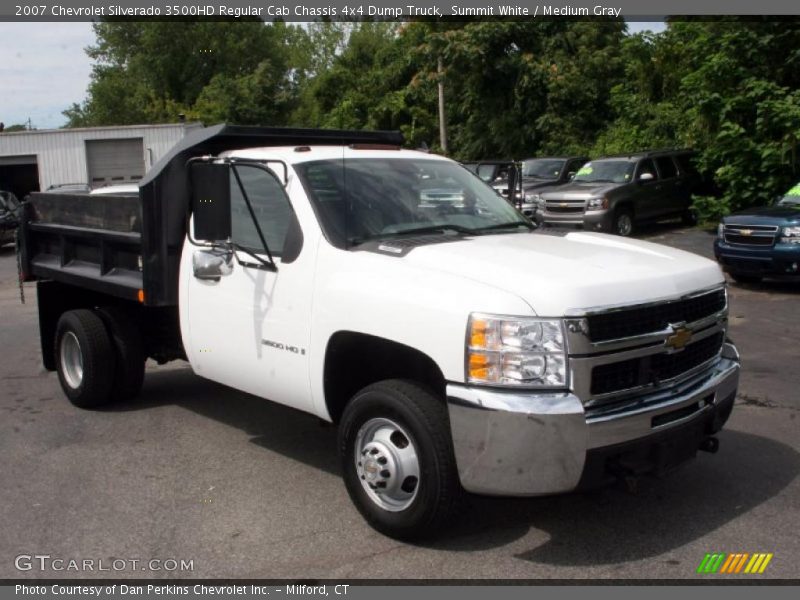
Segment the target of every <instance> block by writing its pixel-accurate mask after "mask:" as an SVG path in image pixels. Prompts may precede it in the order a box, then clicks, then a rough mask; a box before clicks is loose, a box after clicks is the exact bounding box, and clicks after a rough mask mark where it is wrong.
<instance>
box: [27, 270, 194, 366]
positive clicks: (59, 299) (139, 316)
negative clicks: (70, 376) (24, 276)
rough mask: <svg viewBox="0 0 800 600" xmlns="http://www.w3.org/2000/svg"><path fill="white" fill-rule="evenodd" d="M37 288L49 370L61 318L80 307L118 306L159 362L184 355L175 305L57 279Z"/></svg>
mask: <svg viewBox="0 0 800 600" xmlns="http://www.w3.org/2000/svg"><path fill="white" fill-rule="evenodd" d="M36 292H37V301H38V307H39V339H40V343H41V349H42V363H43V364H44V367H45V369H47V370H49V371H54V370H55V369H56V362H55V356H54V354H53V346H54V344H55V333H56V325H57V324H58V320H59V319H60V318H61V315H62V314H64V313H65V312H67V311H69V310H75V309H78V308H88V309H94V308H98V307H104V306H116V307H119V308H121V309H123V310H124V311H125V312H126V313H127V315H128V316H129V317H130V318H131V319H132V320H133V321H134V322H135V323H136V325H137V326H138V327H139V328H140V331H141V332H142V339H143V342H144V344H145V350H146V354H147V356H149V357H152V358H154V359H155V360H157V361H158V362H159V363H162V362H167V361H168V360H174V359H177V358H185V354H184V352H183V346H182V344H181V340H180V325H179V324H178V311H177V308H176V307H170V306H168V307H146V306H141V305H139V304H137V303H135V302H131V301H129V300H123V299H120V298H115V297H113V296H109V295H107V294H100V293H97V292H93V291H92V290H86V289H83V288H79V287H76V286H72V285H66V284H63V283H60V282H56V281H38V282H37V284H36Z"/></svg>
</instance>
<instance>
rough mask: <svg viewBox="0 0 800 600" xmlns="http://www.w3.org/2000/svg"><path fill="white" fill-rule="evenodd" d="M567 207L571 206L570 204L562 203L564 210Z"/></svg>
mask: <svg viewBox="0 0 800 600" xmlns="http://www.w3.org/2000/svg"><path fill="white" fill-rule="evenodd" d="M567 206H569V203H568V202H562V203H561V207H562V208H566V207H567Z"/></svg>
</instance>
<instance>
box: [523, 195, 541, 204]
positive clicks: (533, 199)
mask: <svg viewBox="0 0 800 600" xmlns="http://www.w3.org/2000/svg"><path fill="white" fill-rule="evenodd" d="M525 202H529V203H531V204H544V201H543V200H542V195H541V194H537V193H536V192H530V193H528V194H525Z"/></svg>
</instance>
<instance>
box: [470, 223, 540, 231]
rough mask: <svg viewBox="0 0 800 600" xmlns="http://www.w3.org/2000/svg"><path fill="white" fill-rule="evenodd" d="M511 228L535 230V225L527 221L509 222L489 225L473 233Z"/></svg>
mask: <svg viewBox="0 0 800 600" xmlns="http://www.w3.org/2000/svg"><path fill="white" fill-rule="evenodd" d="M511 227H525V228H526V229H533V225H531V224H530V223H527V222H525V221H509V222H508V223H495V224H494V225H487V226H486V227H478V228H477V229H474V230H473V231H492V230H493V229H510V228H511Z"/></svg>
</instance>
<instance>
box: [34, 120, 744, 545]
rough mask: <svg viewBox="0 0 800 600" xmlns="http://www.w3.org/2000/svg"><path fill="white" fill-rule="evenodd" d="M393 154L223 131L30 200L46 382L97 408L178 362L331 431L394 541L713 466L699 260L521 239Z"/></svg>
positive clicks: (659, 251) (707, 294) (469, 187)
mask: <svg viewBox="0 0 800 600" xmlns="http://www.w3.org/2000/svg"><path fill="white" fill-rule="evenodd" d="M401 143H402V139H401V138H400V136H399V134H395V133H391V132H348V131H326V130H322V131H320V130H291V129H264V128H247V127H233V126H225V125H220V126H216V127H212V128H208V129H204V130H200V131H197V132H194V133H192V134H190V135H189V136H187V137H186V138H185V139H184V140H183V141H182V142H181V143H180V144H179V145H178V146H177V147H176V148H175V149H174V150H173V152H172V153H171V154H170V155H169V156H167V157H165V158H164V159H163V160H162V161H161V162H159V163H158V164H157V165H156V166H155V167H154V168H153V169H152V170H151V172H150V173H149V174H148V175H147V176H146V178H145V180H143V181H142V182H141V185H140V189H139V196H138V197H137V196H130V195H120V196H108V195H106V196H97V195H95V196H89V195H75V196H65V195H63V194H52V195H51V194H46V193H43V194H34V195H32V197H31V199H30V200H29V202H27V203H26V205H25V218H24V219H23V223H22V226H21V232H22V236H21V238H22V243H21V253H22V255H21V264H22V270H23V273H22V275H23V277H24V278H25V279H27V280H37V281H38V283H37V290H38V302H39V316H40V330H41V341H42V357H43V361H44V364H45V366H46V367H47V368H48V369H51V370H56V371H57V372H58V377H59V380H60V383H61V386H62V387H63V390H64V392H65V394H66V395H67V396H68V397H69V398H70V400H71V401H72V402H73V403H74V404H75V405H77V406H80V407H93V406H97V405H101V404H105V403H107V402H109V401H113V400H129V399H130V398H132V397H133V396H135V395H136V394H137V393H138V392H139V390H140V388H141V385H142V378H143V376H144V362H145V360H146V359H147V358H153V359H155V360H157V361H159V362H165V361H168V360H173V359H185V360H188V362H189V363H190V364H191V366H192V369H193V370H194V372H195V373H196V374H197V375H199V376H201V377H204V378H207V379H210V380H213V381H217V382H220V383H223V384H225V385H228V386H230V387H232V388H236V389H238V390H243V391H245V392H248V393H250V394H255V395H257V396H260V397H263V398H265V399H268V400H271V401H273V402H278V403H281V404H285V405H288V406H291V407H294V408H296V409H298V410H302V411H306V412H308V413H311V414H314V415H317V416H318V417H320V418H321V419H324V420H326V421H331V422H333V423H336V424H337V425H338V431H339V448H338V450H339V453H340V455H341V471H342V476H343V478H344V481H345V485H346V488H347V491H348V492H349V494H350V496H351V498H352V500H353V502H354V503H355V505H356V506H357V507H358V509H359V511H360V512H361V513H362V514H363V515H364V517H365V518H366V519H367V521H369V523H370V524H372V525H373V526H374V527H375V528H376V529H378V530H380V531H382V532H384V533H386V534H388V535H391V536H395V537H399V538H406V539H408V538H414V537H420V536H426V535H432V534H433V533H434V532H435V531H436V530H437V529H439V528H440V527H442V526H443V525H444V524H446V523H447V522H448V520H449V519H450V518H451V517H453V516H455V515H457V514H458V507H459V501H460V499H461V498H462V497H463V495H464V492H465V491H466V492H471V493H478V494H492V495H506V496H532V495H540V494H554V493H559V492H567V491H570V490H574V489H577V488H579V487H583V486H588V485H595V484H597V483H598V482H602V481H604V480H606V479H609V478H614V477H620V476H622V477H626V476H634V475H637V474H639V473H644V472H648V471H653V470H658V471H661V470H665V469H667V468H670V467H672V466H674V465H677V464H679V463H681V462H683V461H684V460H685V459H688V458H690V457H692V456H694V455H695V454H696V452H697V450H698V449H703V450H708V451H711V452H713V451H716V449H717V446H718V442H717V439H716V438H715V437H713V436H714V434H715V433H716V432H717V431H718V430H719V429H720V428H721V427H722V425H723V424H724V422H725V421H726V420H727V418H728V416H729V415H730V412H731V409H732V407H733V402H734V397H735V395H736V389H737V385H738V378H739V360H738V354H737V351H736V349H735V347H734V346H733V345H732V344H731V343H730V342H729V341H728V340H727V339H726V335H725V334H726V327H727V310H728V306H727V295H726V290H725V283H724V279H723V276H722V273H721V272H720V270H719V268H718V267H717V265H716V264H715V263H713V262H712V261H710V260H706V259H704V258H701V257H699V256H696V255H694V254H689V253H686V252H682V251H679V250H675V249H671V248H667V247H664V246H659V245H656V244H651V243H647V242H641V241H635V240H624V239H620V238H618V237H611V236H607V235H602V234H593V233H579V232H576V233H569V234H568V235H565V236H562V237H559V236H556V235H544V234H541V233H537V232H536V231H535V230H534V226H532V225H531V223H530V222H529V221H528V220H527V219H526V218H525V217H523V216H522V215H521V214H520V213H518V212H517V211H516V210H515V209H514V208H513V207H512V206H510V205H509V204H508V203H507V202H506V201H505V200H503V199H502V198H501V197H500V196H498V195H497V194H496V193H495V192H494V191H493V190H492V189H491V188H490V187H489V186H487V185H486V184H484V183H483V182H482V181H481V180H480V179H478V178H477V177H476V176H474V175H473V174H471V173H470V172H468V171H467V170H466V169H465V168H463V167H462V166H460V165H459V164H457V163H455V162H453V161H451V160H449V159H446V158H443V157H440V156H435V155H431V154H425V153H420V152H415V151H409V150H402V149H401V148H400V145H401ZM439 197H441V199H442V200H441V201H436V202H434V201H432V200H431V199H432V198H439ZM423 199H424V200H423ZM676 485H679V484H678V483H676Z"/></svg>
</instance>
